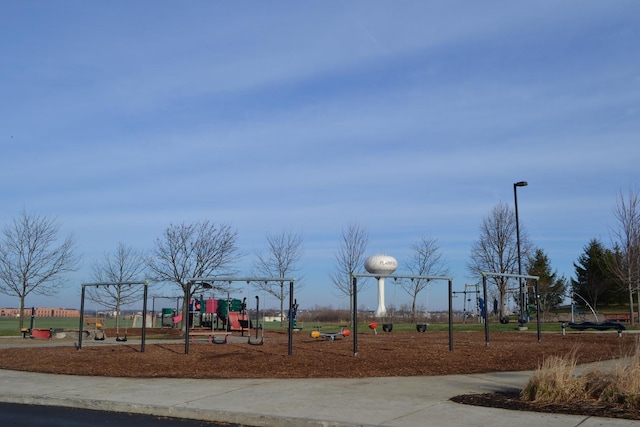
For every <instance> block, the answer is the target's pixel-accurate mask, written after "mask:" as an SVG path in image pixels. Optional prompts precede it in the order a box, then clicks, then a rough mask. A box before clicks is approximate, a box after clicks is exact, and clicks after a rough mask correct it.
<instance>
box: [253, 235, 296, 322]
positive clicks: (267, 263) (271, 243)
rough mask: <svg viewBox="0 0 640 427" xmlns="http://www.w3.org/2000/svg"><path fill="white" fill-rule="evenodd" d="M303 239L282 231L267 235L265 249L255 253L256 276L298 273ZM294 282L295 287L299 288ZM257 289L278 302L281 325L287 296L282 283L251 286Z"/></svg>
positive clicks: (280, 275) (279, 276)
mask: <svg viewBox="0 0 640 427" xmlns="http://www.w3.org/2000/svg"><path fill="white" fill-rule="evenodd" d="M303 243H304V239H303V237H302V234H301V233H299V232H298V233H294V232H292V231H291V230H284V231H282V232H281V233H279V234H267V249H266V251H265V252H257V253H256V258H255V262H254V271H255V274H256V275H257V276H266V277H278V278H284V277H293V276H295V274H296V272H298V271H299V267H298V263H299V262H300V259H301V258H302V253H303ZM300 283H301V282H300V281H296V287H300ZM253 285H254V286H255V287H256V288H257V289H259V290H262V291H264V292H266V293H268V294H270V295H273V296H274V297H275V298H276V299H278V300H279V301H280V323H281V324H282V322H283V320H284V318H283V312H284V301H285V298H287V297H288V296H289V290H288V289H285V286H284V285H285V283H284V282H266V283H265V282H257V283H254V284H253Z"/></svg>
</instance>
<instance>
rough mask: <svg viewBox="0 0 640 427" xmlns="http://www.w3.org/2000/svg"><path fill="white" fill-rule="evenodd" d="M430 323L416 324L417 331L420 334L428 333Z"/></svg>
mask: <svg viewBox="0 0 640 427" xmlns="http://www.w3.org/2000/svg"><path fill="white" fill-rule="evenodd" d="M427 326H429V324H428V323H418V324H416V331H418V332H427Z"/></svg>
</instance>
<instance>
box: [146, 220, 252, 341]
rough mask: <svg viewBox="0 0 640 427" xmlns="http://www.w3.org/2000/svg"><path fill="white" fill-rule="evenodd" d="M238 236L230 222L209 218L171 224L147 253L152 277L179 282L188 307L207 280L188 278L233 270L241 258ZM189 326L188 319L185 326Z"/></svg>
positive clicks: (214, 274) (168, 281) (185, 308)
mask: <svg viewBox="0 0 640 427" xmlns="http://www.w3.org/2000/svg"><path fill="white" fill-rule="evenodd" d="M237 239H238V233H237V232H236V231H234V230H232V229H231V226H229V225H227V224H221V225H219V226H216V225H215V224H213V223H210V222H209V221H208V220H205V221H203V222H198V223H195V224H184V223H182V224H179V225H173V224H171V225H170V226H169V228H167V229H166V230H165V232H164V235H163V236H162V238H158V239H157V240H156V245H155V248H154V249H153V250H152V251H151V254H150V256H149V257H147V267H148V269H149V273H150V275H151V278H152V279H153V280H154V281H156V282H165V283H174V284H175V285H177V286H178V287H179V288H180V289H181V290H182V292H183V295H184V296H185V298H184V301H183V304H184V306H183V310H185V311H187V310H188V306H189V300H190V299H191V297H192V296H193V295H194V294H195V293H196V292H198V291H200V290H201V289H202V288H203V284H202V283H190V282H188V281H187V280H186V279H188V278H193V277H213V276H216V275H225V274H232V273H233V271H232V270H231V268H232V266H233V263H234V262H235V261H237V260H238V259H239V258H240V254H239V253H238V248H237V246H236V242H237ZM185 327H186V319H185V322H183V329H184V328H185Z"/></svg>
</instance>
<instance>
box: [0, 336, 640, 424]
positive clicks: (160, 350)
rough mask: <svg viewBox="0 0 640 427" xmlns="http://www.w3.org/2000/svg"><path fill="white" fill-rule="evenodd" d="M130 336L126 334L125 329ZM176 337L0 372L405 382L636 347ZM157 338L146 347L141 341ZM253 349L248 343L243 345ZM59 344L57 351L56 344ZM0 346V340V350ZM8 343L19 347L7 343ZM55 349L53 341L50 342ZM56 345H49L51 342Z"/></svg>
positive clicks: (505, 339)
mask: <svg viewBox="0 0 640 427" xmlns="http://www.w3.org/2000/svg"><path fill="white" fill-rule="evenodd" d="M130 332H131V331H130ZM176 333H177V331H167V330H164V331H160V330H148V331H147V334H148V335H147V340H148V342H147V344H146V346H145V351H144V352H141V351H140V340H139V337H135V336H133V335H132V334H131V333H130V334H129V337H128V340H127V341H126V342H116V341H115V334H114V333H112V331H107V339H106V340H105V341H89V340H87V341H85V342H86V345H85V346H83V348H82V349H81V350H77V349H76V347H75V345H74V341H73V340H70V339H68V338H67V339H62V340H57V339H53V340H51V341H45V340H27V341H29V344H30V345H29V346H28V347H27V346H25V347H20V346H18V345H14V346H11V348H4V346H2V348H0V368H2V369H11V370H20V371H32V372H41V373H53V374H68V375H84V376H108V377H137V378H160V377H162V378H221V379H222V378H224V379H230V378H363V377H405V376H435V375H454V374H474V373H485V372H509V371H525V370H534V369H536V368H537V367H538V366H539V365H540V364H541V362H542V361H543V359H544V358H546V357H549V356H551V355H566V354H568V353H571V352H574V351H575V354H576V356H577V359H578V363H580V364H582V363H588V362H597V361H602V360H609V359H615V358H619V357H625V356H628V355H630V354H632V353H633V351H634V349H635V348H636V345H637V336H636V335H635V334H623V335H622V337H618V335H617V334H616V333H615V332H608V333H568V334H567V335H566V336H562V335H561V334H559V333H545V334H543V335H542V339H541V341H540V342H538V340H537V336H536V334H535V332H500V333H492V334H491V335H490V341H489V345H486V343H485V335H484V333H482V332H456V333H455V334H454V341H453V342H454V348H453V351H452V352H450V351H449V336H448V333H446V332H427V333H397V332H392V333H388V334H381V333H379V334H378V335H374V334H372V333H366V334H359V335H358V354H357V356H354V347H353V339H352V337H344V338H342V339H337V340H335V341H325V340H315V339H312V338H311V337H310V336H309V334H308V333H304V332H300V333H295V334H294V335H293V342H292V353H293V354H292V355H288V335H287V333H286V332H281V331H278V332H269V331H267V332H265V338H264V344H263V345H249V344H248V343H247V337H246V336H245V337H240V336H239V334H234V335H233V336H232V337H231V338H232V339H230V342H229V343H228V344H225V345H216V344H212V343H209V342H208V341H207V340H206V338H203V337H199V340H197V341H196V342H192V343H190V344H189V354H188V355H186V354H185V345H184V340H183V339H181V338H180V337H179V336H177V335H175V334H176ZM160 334H163V335H164V338H165V339H164V340H156V339H153V340H149V337H150V336H153V337H154V338H158V337H159V335H160ZM252 339H253V340H254V341H255V338H252ZM65 340H67V345H60V344H62V343H64V342H65ZM3 341H6V339H4V340H0V344H2V342H3ZM11 341H12V342H13V343H14V344H18V343H17V341H18V342H19V341H22V340H20V339H15V338H14V339H11ZM56 341H59V343H56ZM54 343H55V344H56V345H53V344H54ZM456 399H457V400H456V401H459V402H461V403H469V404H475V405H483V406H493V407H501V408H505V409H518V410H527V411H539V410H546V411H551V412H555V413H573V414H587V415H595V416H604V417H614V416H615V417H621V418H630V419H640V414H639V413H638V412H637V411H635V412H634V411H626V412H625V411H622V410H621V409H620V408H602V407H597V405H589V402H584V401H583V402H576V404H575V405H564V407H560V406H557V407H553V408H552V407H548V406H547V407H542V406H539V405H538V406H536V405H533V404H523V402H521V401H520V400H519V399H518V398H517V396H513V395H504V394H503V395H498V394H486V395H473V396H460V397H458V398H456Z"/></svg>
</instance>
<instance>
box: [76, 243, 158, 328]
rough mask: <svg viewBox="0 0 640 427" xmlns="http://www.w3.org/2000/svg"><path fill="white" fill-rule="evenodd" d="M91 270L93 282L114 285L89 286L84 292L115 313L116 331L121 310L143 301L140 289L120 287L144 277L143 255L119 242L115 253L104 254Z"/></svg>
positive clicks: (144, 264)
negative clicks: (111, 284) (128, 305)
mask: <svg viewBox="0 0 640 427" xmlns="http://www.w3.org/2000/svg"><path fill="white" fill-rule="evenodd" d="M91 268H92V278H93V280H95V281H96V282H101V283H113V284H114V285H113V286H96V287H93V286H90V287H88V288H87V295H86V296H87V298H88V299H89V300H91V301H93V302H95V303H97V304H100V305H102V306H104V307H106V308H108V309H110V310H113V311H115V313H116V328H119V327H120V317H119V315H120V311H121V309H122V307H123V306H125V305H127V304H131V303H133V302H135V301H140V300H141V298H142V289H141V288H140V287H139V286H131V285H126V284H123V283H125V282H137V281H138V282H139V281H141V280H142V279H143V278H144V277H145V276H144V275H145V270H146V260H145V256H144V253H143V252H142V251H138V250H136V249H134V248H132V247H130V246H127V245H126V244H124V243H122V242H121V243H118V247H117V248H116V251H115V252H114V253H108V252H107V253H105V254H104V258H103V259H102V261H100V262H98V261H95V262H94V263H93V265H92V266H91Z"/></svg>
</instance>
